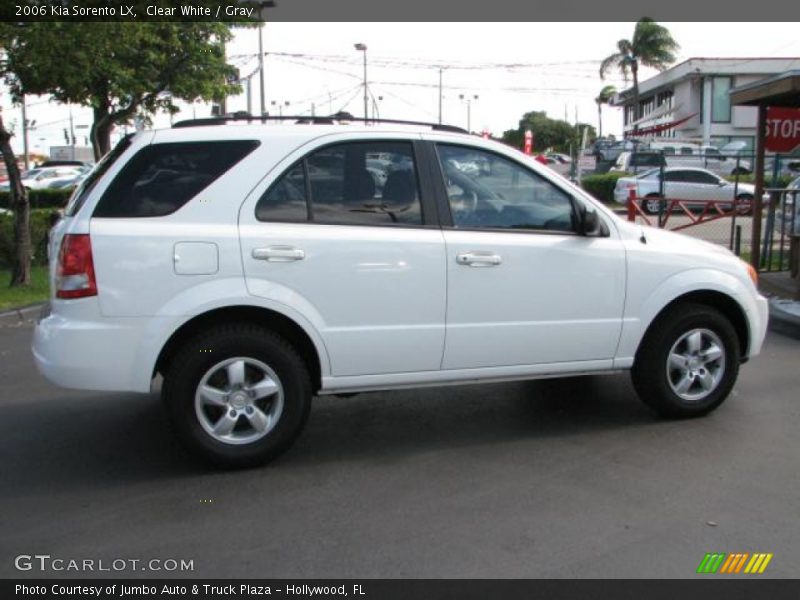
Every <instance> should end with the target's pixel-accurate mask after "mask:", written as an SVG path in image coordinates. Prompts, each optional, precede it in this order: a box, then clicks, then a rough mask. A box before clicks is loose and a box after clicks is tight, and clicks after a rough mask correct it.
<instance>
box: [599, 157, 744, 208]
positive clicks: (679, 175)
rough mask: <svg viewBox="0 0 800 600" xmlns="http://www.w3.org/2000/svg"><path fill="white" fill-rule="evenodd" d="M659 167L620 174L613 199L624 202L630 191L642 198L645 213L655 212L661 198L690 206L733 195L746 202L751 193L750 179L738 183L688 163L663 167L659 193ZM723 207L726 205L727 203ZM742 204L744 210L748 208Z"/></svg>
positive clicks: (718, 200)
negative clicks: (687, 165)
mask: <svg viewBox="0 0 800 600" xmlns="http://www.w3.org/2000/svg"><path fill="white" fill-rule="evenodd" d="M660 176H661V170H660V169H650V170H649V171H645V172H644V173H642V174H641V175H638V176H636V177H621V178H620V179H618V180H617V185H616V187H615V188H614V200H616V201H617V202H619V203H620V204H627V202H628V198H630V194H631V191H635V194H636V197H637V198H644V201H643V202H642V208H643V210H644V211H645V212H646V213H648V214H651V215H652V214H657V213H658V212H659V210H660V207H661V199H662V198H666V199H667V200H686V201H687V203H686V204H687V206H689V207H691V208H697V207H704V206H706V205H707V204H708V203H709V202H730V203H731V204H732V203H733V200H734V198H735V199H736V200H737V201H738V202H746V203H750V202H752V200H753V197H754V194H755V187H754V186H753V185H752V184H750V183H740V184H739V185H738V187H736V185H735V184H734V183H733V182H731V181H727V180H726V179H723V178H722V177H720V176H719V175H717V174H716V173H713V172H711V171H709V170H707V169H699V168H691V167H666V168H665V169H664V188H663V195H662V190H661V182H660ZM725 208H730V204H728V205H726V206H725ZM749 208H750V207H749V205H746V208H745V210H749Z"/></svg>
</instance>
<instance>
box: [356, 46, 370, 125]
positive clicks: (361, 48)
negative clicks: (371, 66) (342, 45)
mask: <svg viewBox="0 0 800 600" xmlns="http://www.w3.org/2000/svg"><path fill="white" fill-rule="evenodd" d="M354 48H355V49H356V50H358V51H359V52H363V53H364V120H365V121H366V120H368V119H369V91H368V88H367V45H366V44H362V43H358V44H354Z"/></svg>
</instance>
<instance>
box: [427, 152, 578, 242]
mask: <svg viewBox="0 0 800 600" xmlns="http://www.w3.org/2000/svg"><path fill="white" fill-rule="evenodd" d="M437 149H438V152H439V160H440V162H441V165H442V171H443V174H444V177H445V180H446V185H447V196H448V199H449V202H450V211H451V213H452V215H453V224H454V225H455V226H456V227H486V228H499V229H544V230H551V231H574V229H575V228H574V213H573V208H572V201H571V198H570V196H569V195H568V194H566V193H565V192H563V191H561V190H560V189H559V188H557V187H556V186H555V185H553V184H552V183H550V182H549V181H547V180H546V179H544V178H542V177H540V176H539V175H537V174H536V173H534V172H533V171H531V170H529V169H527V168H525V167H523V166H522V165H519V164H517V163H515V162H513V161H511V160H509V159H506V158H504V157H501V156H499V155H496V154H492V153H490V152H485V151H483V150H477V149H474V148H467V147H464V146H448V145H438V146H437Z"/></svg>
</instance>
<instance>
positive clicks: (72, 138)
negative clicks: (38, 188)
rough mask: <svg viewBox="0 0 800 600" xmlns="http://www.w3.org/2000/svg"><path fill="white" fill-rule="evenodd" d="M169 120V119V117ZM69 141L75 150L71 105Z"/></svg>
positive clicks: (73, 153)
mask: <svg viewBox="0 0 800 600" xmlns="http://www.w3.org/2000/svg"><path fill="white" fill-rule="evenodd" d="M170 118H171V117H170ZM69 141H70V145H71V146H72V147H73V148H75V126H74V123H73V121H72V105H71V104H70V105H69ZM72 157H73V158H75V150H73V151H72Z"/></svg>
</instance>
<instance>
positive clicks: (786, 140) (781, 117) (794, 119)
mask: <svg viewBox="0 0 800 600" xmlns="http://www.w3.org/2000/svg"><path fill="white" fill-rule="evenodd" d="M765 125H766V132H765V135H766V137H765V138H764V148H765V149H766V150H768V151H770V152H791V151H792V150H794V149H795V148H799V147H800V109H797V108H782V107H777V106H776V107H773V106H770V107H769V108H767V122H766V124H765Z"/></svg>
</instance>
